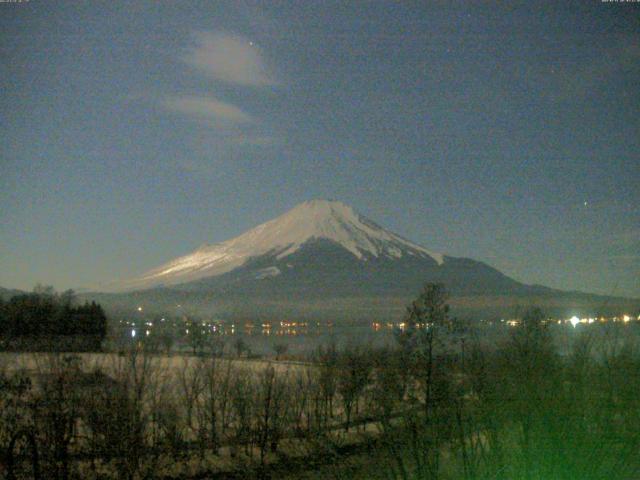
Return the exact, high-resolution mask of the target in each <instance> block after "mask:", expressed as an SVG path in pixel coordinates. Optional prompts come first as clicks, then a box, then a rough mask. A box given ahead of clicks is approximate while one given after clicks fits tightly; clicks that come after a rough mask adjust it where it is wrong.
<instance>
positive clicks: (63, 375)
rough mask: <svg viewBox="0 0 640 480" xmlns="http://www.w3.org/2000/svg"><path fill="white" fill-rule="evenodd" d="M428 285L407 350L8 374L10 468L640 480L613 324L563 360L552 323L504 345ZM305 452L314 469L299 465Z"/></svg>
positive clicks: (636, 426)
mask: <svg viewBox="0 0 640 480" xmlns="http://www.w3.org/2000/svg"><path fill="white" fill-rule="evenodd" d="M446 300H447V297H446V292H445V291H444V289H443V288H442V287H441V286H439V285H429V286H427V287H426V288H425V290H424V292H423V294H422V295H421V296H420V297H419V298H418V299H417V300H416V301H415V302H414V303H413V304H412V305H411V306H410V307H409V308H408V310H407V315H406V318H405V326H406V328H405V330H404V331H402V332H398V334H397V343H396V345H395V346H393V347H390V348H384V349H372V348H370V347H368V346H366V345H355V344H352V345H348V346H346V347H345V348H343V349H337V348H336V347H335V346H333V345H327V346H325V347H322V348H319V349H318V350H317V351H316V352H315V353H314V355H313V356H312V358H310V359H309V360H310V361H309V362H308V363H307V364H303V365H296V366H286V365H283V364H279V363H277V362H263V363H259V362H258V363H256V362H243V361H237V360H236V361H234V360H230V359H223V358H219V357H216V356H212V355H211V356H193V357H186V356H185V357H175V356H174V357H166V356H159V355H157V354H149V353H148V352H147V351H145V350H144V349H143V348H140V347H138V348H133V349H132V350H130V351H129V352H127V353H123V354H122V355H110V356H103V357H98V356H93V357H91V358H92V359H89V358H88V357H86V356H84V357H82V358H81V357H68V356H63V355H59V354H58V355H50V356H43V357H39V361H37V362H35V363H36V364H37V365H38V366H39V368H38V370H37V372H35V373H34V372H20V371H8V370H7V371H6V372H5V373H4V374H3V375H0V382H2V388H0V449H1V451H2V459H3V460H2V462H3V464H4V465H5V471H6V472H9V476H10V475H14V478H15V477H18V478H19V477H20V475H23V476H24V478H31V477H30V476H32V475H33V476H35V475H34V473H33V472H36V473H37V475H39V476H40V478H51V479H67V478H96V479H97V478H101V479H105V478H114V479H115V478H127V479H133V478H158V477H161V478H205V477H211V476H216V478H226V477H225V474H227V476H228V478H252V477H258V478H268V477H269V476H271V477H272V478H285V476H286V474H289V475H291V477H290V478H295V475H294V473H293V472H292V470H291V469H293V468H298V467H296V465H297V466H299V465H300V463H306V464H311V463H312V462H313V465H315V467H316V468H321V466H322V465H323V464H325V465H327V466H328V465H332V464H339V463H340V455H341V454H342V453H344V452H345V451H347V450H349V449H350V448H351V449H356V450H357V449H358V448H360V447H363V448H364V447H366V449H365V450H360V451H361V452H362V451H366V452H368V453H367V455H366V458H365V460H364V461H362V462H361V463H360V464H357V463H356V464H355V465H354V464H351V465H350V467H349V469H348V470H346V469H345V470H341V469H340V468H339V467H327V468H328V470H326V475H325V476H327V477H328V478H362V479H371V478H379V479H394V480H395V479H402V480H408V479H465V480H476V479H488V478H490V479H503V480H508V479H546V478H553V479H567V480H569V479H578V478H579V479H603V480H604V479H614V480H615V479H620V480H623V479H632V478H638V473H639V472H640V470H639V467H640V458H639V457H638V455H637V452H638V450H639V449H640V397H638V395H637V393H638V391H640V354H639V353H638V350H637V349H634V345H633V342H630V340H631V339H632V338H633V337H632V333H635V335H637V334H638V332H637V331H636V332H633V331H632V330H630V328H632V327H630V326H624V325H620V324H616V325H604V326H602V328H605V329H607V330H606V331H605V332H603V333H604V335H603V336H602V337H601V339H596V338H595V337H594V336H592V335H590V334H587V335H585V336H582V337H580V339H579V340H578V341H576V342H575V343H574V344H573V346H572V348H571V352H572V353H571V354H570V355H568V356H560V355H559V354H558V353H557V352H556V349H555V347H554V342H553V341H552V340H553V339H552V338H551V330H550V328H551V327H550V324H549V323H547V322H546V319H545V317H544V315H543V314H542V312H540V311H539V310H530V311H528V312H526V313H525V314H524V315H523V316H522V318H521V325H520V326H519V327H513V328H512V329H510V332H511V333H510V335H509V336H508V338H506V339H505V340H504V341H503V342H502V343H501V344H499V345H486V344H485V343H484V342H483V339H482V338H481V337H478V336H477V335H476V333H475V331H474V329H473V327H472V326H470V325H466V324H462V323H460V322H457V321H455V320H454V319H451V318H450V317H449V313H448V307H447V302H446ZM295 458H302V459H305V460H304V462H298V463H296V462H295V461H294V459H295Z"/></svg>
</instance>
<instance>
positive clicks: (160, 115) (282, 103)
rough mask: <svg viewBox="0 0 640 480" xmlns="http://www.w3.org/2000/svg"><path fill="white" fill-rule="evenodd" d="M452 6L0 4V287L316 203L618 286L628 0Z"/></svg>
mask: <svg viewBox="0 0 640 480" xmlns="http://www.w3.org/2000/svg"><path fill="white" fill-rule="evenodd" d="M265 3H266V2H265ZM465 3H468V5H465V4H463V3H462V2H460V3H457V2H417V3H416V4H415V5H414V6H409V5H408V3H405V4H403V5H399V4H395V3H394V4H392V3H383V2H370V3H365V2H347V1H344V2H335V3H333V2H328V1H317V2H291V3H290V4H288V3H286V2H277V3H276V4H275V6H272V7H268V6H265V5H263V2H256V3H255V4H254V3H242V2H240V1H232V2H229V3H226V4H225V3H224V2H219V1H210V2H199V1H193V0H190V1H187V2H174V1H148V2H142V1H137V0H132V1H128V2H121V1H109V2H106V1H105V2H102V1H91V2H77V1H75V0H74V1H70V2H65V1H44V0H31V1H29V2H25V1H24V0H23V2H22V3H6V2H3V3H0V36H1V39H0V40H1V41H0V52H1V54H0V61H1V71H2V75H1V76H0V86H1V87H0V88H1V92H2V93H1V97H0V98H1V102H0V119H1V122H2V142H1V143H0V285H1V286H3V287H13V288H25V289H30V288H32V287H33V286H34V285H35V284H36V283H38V282H41V283H44V284H52V285H54V286H55V287H56V288H58V289H64V288H68V287H73V288H78V287H92V286H95V285H99V284H101V283H103V282H109V281H111V280H114V279H120V278H129V277H133V276H135V275H137V274H139V273H142V272H143V271H146V270H148V269H150V268H152V267H155V266H157V265H159V264H161V263H163V262H165V261H167V260H169V259H171V258H173V257H176V256H178V255H182V254H185V253H188V252H189V251H191V250H193V249H194V248H196V247H197V246H199V245H200V244H202V243H204V242H216V241H222V240H226V239H228V238H230V237H233V236H235V235H238V234H240V233H242V232H243V231H245V230H247V229H248V228H250V227H253V226H255V225H257V224H258V223H262V222H264V221H266V220H269V219H271V218H273V217H275V216H277V215H279V214H281V213H283V212H285V211H286V210H288V209H289V208H291V207H293V206H295V205H296V204H298V203H300V202H302V201H304V200H308V199H313V198H331V199H337V200H341V201H343V202H345V203H347V204H349V205H351V206H353V207H354V208H355V209H356V210H357V211H359V212H361V213H363V214H365V215H366V216H368V217H370V218H372V219H373V220H375V221H376V222H377V223H379V224H381V225H383V226H385V227H387V228H389V229H391V230H393V231H395V232H397V233H399V234H401V235H403V236H405V237H407V238H409V239H411V240H413V241H415V242H417V243H419V244H422V245H424V246H425V247H427V248H429V249H431V250H433V251H441V252H444V253H447V254H450V255H454V256H466V257H471V258H474V259H476V260H482V261H485V262H487V263H489V264H490V265H492V266H494V267H496V268H498V269H499V270H501V271H503V272H504V273H506V274H508V275H510V276H512V277H514V278H515V279H517V280H520V281H524V282H526V283H540V284H544V285H548V286H551V287H557V288H562V289H572V290H573V289H576V290H584V291H591V292H597V293H604V294H614V295H626V296H633V297H640V108H639V107H640V3H635V4H634V3H605V2H601V1H599V0H593V1H591V0H585V1H579V2H571V1H561V2H557V1H556V2H551V3H549V4H547V5H545V4H544V3H542V2H533V1H529V2H522V3H520V2H497V3H500V5H501V6H500V7H496V6H478V7H473V6H471V5H470V4H471V3H474V4H475V3H479V2H465ZM453 5H455V6H453Z"/></svg>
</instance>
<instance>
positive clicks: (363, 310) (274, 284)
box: [100, 200, 606, 318]
mask: <svg viewBox="0 0 640 480" xmlns="http://www.w3.org/2000/svg"><path fill="white" fill-rule="evenodd" d="M425 282H442V283H444V284H445V286H446V287H447V288H448V290H449V291H450V292H451V294H452V296H453V299H452V300H454V302H453V304H454V306H455V304H458V305H459V306H461V307H463V308H471V309H474V308H477V307H483V308H487V307H489V308H494V307H500V308H503V307H504V308H510V309H511V310H512V309H513V307H514V305H522V304H528V303H536V304H539V305H540V304H541V305H543V306H544V304H548V303H549V301H551V303H553V304H554V305H556V306H558V305H566V304H567V303H568V304H569V305H573V304H576V302H577V303H580V304H584V303H585V301H587V299H589V301H588V302H587V303H590V304H594V305H597V303H598V302H601V301H602V299H603V298H606V297H598V296H595V295H589V294H582V293H577V292H573V293H569V292H561V291H559V290H554V289H551V288H547V287H543V286H539V285H526V284H523V283H520V282H518V281H516V280H514V279H512V278H510V277H508V276H506V275H504V274H502V273H501V272H499V271H498V270H496V269H495V268H493V267H491V266H489V265H487V264H485V263H483V262H479V261H475V260H471V259H468V258H458V257H452V256H448V255H445V254H442V253H435V252H432V251H431V250H428V249H426V248H424V247H422V246H421V245H419V244H417V243H414V242H411V241H409V240H406V239H404V238H402V237H401V236H399V235H397V234H395V233H393V232H390V231H389V230H386V229H384V228H383V227H381V226H379V225H378V224H376V223H375V222H373V221H372V220H369V219H368V218H366V217H364V216H362V215H360V214H358V213H357V212H355V211H354V210H353V209H352V208H351V207H349V206H348V205H345V204H344V203H341V202H338V201H328V200H312V201H308V202H304V203H302V204H300V205H298V206H296V207H294V208H293V209H291V210H290V211H288V212H286V213H284V214H283V215H281V216H279V217H277V218H275V219H273V220H271V221H268V222H266V223H264V224H262V225H259V226H257V227H255V228H253V229H251V230H249V231H247V232H245V233H243V234H242V235H240V236H238V237H235V238H232V239H230V240H227V241H225V242H222V243H216V244H211V245H209V244H205V245H202V246H201V247H200V248H198V249H196V250H195V251H193V252H191V253H189V254H187V255H184V256H181V257H178V258H176V259H174V260H171V261H169V262H167V263H165V264H163V265H161V266H159V267H157V268H154V269H152V270H150V271H148V272H146V273H143V274H142V275H140V276H138V277H136V278H133V279H130V280H126V281H123V282H119V283H117V284H114V285H111V288H110V290H111V291H112V292H119V293H118V294H109V295H107V294H101V295H100V297H102V298H100V301H102V302H104V303H106V304H108V305H109V304H116V305H119V306H124V305H126V304H129V305H131V304H132V303H131V302H137V303H141V302H142V303H145V304H146V305H153V306H155V307H157V308H159V309H162V308H167V307H168V306H175V305H176V304H180V305H185V306H190V307H191V308H192V309H194V310H197V311H199V312H201V313H204V312H207V314H211V313H214V314H217V315H221V316H224V315H230V316H244V317H248V316H251V317H253V316H268V317H273V316H282V315H304V316H315V317H318V316H323V315H331V316H333V317H336V316H345V317H348V318H358V317H363V318H364V317H370V316H371V315H375V316H377V317H397V315H398V312H399V313H401V312H402V308H403V305H405V304H406V303H407V301H408V300H410V299H411V298H413V297H415V295H416V294H417V292H419V291H420V288H421V286H422V285H423V284H424V283H425ZM559 299H560V300H559ZM554 302H555V303H554Z"/></svg>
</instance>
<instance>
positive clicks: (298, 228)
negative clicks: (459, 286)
mask: <svg viewBox="0 0 640 480" xmlns="http://www.w3.org/2000/svg"><path fill="white" fill-rule="evenodd" d="M313 239H324V240H329V241H331V242H334V243H336V244H338V245H340V246H341V247H343V248H344V249H346V250H348V251H349V252H350V253H351V254H353V255H354V256H355V257H357V258H358V259H360V260H366V259H367V258H368V257H379V256H387V257H390V258H401V257H403V256H404V255H413V256H419V257H431V258H432V259H433V260H435V262H437V263H438V264H442V262H443V256H442V255H441V254H435V253H432V252H429V251H428V250H426V249H424V248H423V247H421V246H419V245H416V244H414V243H412V242H410V241H408V240H405V239H403V238H402V237H400V236H398V235H396V234H394V233H392V232H390V231H388V230H385V229H383V228H382V227H380V226H378V225H377V224H375V223H374V222H372V221H371V220H369V219H367V218H366V217H364V216H362V215H359V214H358V213H356V212H355V211H354V210H353V209H352V208H351V207H350V206H348V205H345V204H344V203H342V202H338V201H330V200H311V201H307V202H304V203H301V204H300V205H297V206H296V207H294V208H293V209H291V210H289V211H288V212H286V213H284V214H283V215H281V216H279V217H277V218H275V219H273V220H270V221H268V222H266V223H263V224H262V225H259V226H257V227H255V228H253V229H251V230H249V231H247V232H245V233H243V234H242V235H240V236H238V237H236V238H232V239H231V240H227V241H225V242H222V243H217V244H212V245H208V244H204V245H202V246H201V247H199V248H198V249H197V250H195V251H194V252H192V253H190V254H188V255H185V256H183V257H179V258H176V259H175V260H172V261H170V262H168V263H166V264H164V265H162V266H160V267H158V268H155V269H153V270H151V271H149V272H147V273H145V274H143V275H142V276H140V277H139V278H137V279H134V280H132V281H129V282H126V284H125V285H123V286H122V287H123V288H125V289H139V288H149V287H153V286H157V285H175V284H180V283H185V282H189V281H193V280H198V279H201V278H206V277H212V276H217V275H221V274H223V273H226V272H230V271H231V270H233V269H235V268H237V267H240V266H242V265H243V264H245V263H246V262H247V261H248V260H250V259H252V258H256V257H259V256H261V255H266V254H272V255H276V258H277V259H282V258H284V257H287V256H289V255H291V254H293V253H294V252H296V251H297V250H299V249H300V248H301V247H302V246H303V245H304V244H305V243H307V242H309V241H310V240H313Z"/></svg>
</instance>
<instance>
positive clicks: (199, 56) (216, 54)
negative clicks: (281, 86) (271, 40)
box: [183, 32, 278, 87]
mask: <svg viewBox="0 0 640 480" xmlns="http://www.w3.org/2000/svg"><path fill="white" fill-rule="evenodd" d="M193 39H194V44H193V45H192V46H191V48H190V49H189V51H188V52H187V54H186V55H184V56H183V60H184V61H185V62H186V63H187V64H189V65H191V66H193V67H195V68H197V69H198V70H200V71H202V72H203V73H206V74H208V75H210V76H211V77H213V78H215V79H217V80H221V81H223V82H226V83H230V84H238V85H244V86H255V87H262V86H270V85H276V84H277V83H278V82H277V81H276V80H275V78H274V77H273V75H272V74H271V73H270V72H269V71H268V69H267V67H266V64H265V61H264V59H263V58H262V53H261V51H260V49H259V48H258V47H257V46H256V45H255V44H254V43H253V42H252V41H251V40H249V39H248V38H245V37H242V36H240V35H235V34H230V33H226V32H197V33H195V34H194V35H193Z"/></svg>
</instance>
